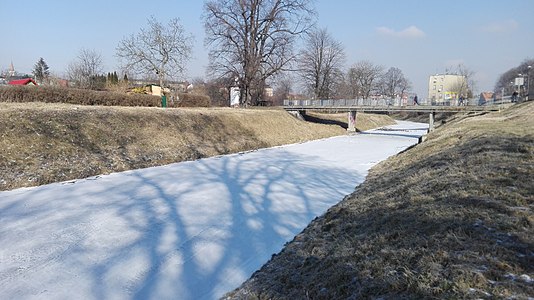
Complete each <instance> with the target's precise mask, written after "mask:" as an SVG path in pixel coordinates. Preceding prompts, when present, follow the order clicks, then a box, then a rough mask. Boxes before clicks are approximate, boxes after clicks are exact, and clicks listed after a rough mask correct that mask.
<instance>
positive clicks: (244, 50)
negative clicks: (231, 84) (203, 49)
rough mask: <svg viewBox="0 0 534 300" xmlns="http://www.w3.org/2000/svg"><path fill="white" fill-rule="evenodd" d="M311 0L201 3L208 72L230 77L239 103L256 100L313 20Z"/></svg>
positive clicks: (216, 0)
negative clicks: (236, 87) (207, 55)
mask: <svg viewBox="0 0 534 300" xmlns="http://www.w3.org/2000/svg"><path fill="white" fill-rule="evenodd" d="M311 4H312V1H310V0H209V1H206V2H205V3H204V24H205V30H206V41H205V42H206V44H207V45H208V46H209V47H210V48H211V51H210V65H209V70H210V73H211V75H214V76H220V77H233V78H236V79H237V83H238V85H239V86H240V93H241V100H240V101H241V104H245V105H248V104H252V105H255V104H258V103H259V101H260V100H261V97H262V96H263V89H264V86H265V81H266V80H267V79H268V78H270V77H271V76H273V75H275V74H277V73H279V72H281V71H283V70H284V68H286V67H287V66H288V65H289V64H290V62H291V61H292V60H294V57H295V55H294V53H293V46H294V44H295V42H296V40H297V38H298V36H299V34H301V33H305V32H306V31H308V30H309V29H310V28H311V26H312V25H313V24H312V17H313V16H314V10H313V8H312V7H311Z"/></svg>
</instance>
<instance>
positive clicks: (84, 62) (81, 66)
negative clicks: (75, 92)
mask: <svg viewBox="0 0 534 300" xmlns="http://www.w3.org/2000/svg"><path fill="white" fill-rule="evenodd" d="M102 70H103V62H102V55H101V54H100V53H98V52H96V51H95V50H89V49H85V48H82V49H81V50H80V53H79V54H78V56H77V57H76V59H75V60H74V61H72V62H71V63H69V65H68V66H67V75H68V77H69V80H71V81H74V82H75V83H76V84H77V85H78V86H79V87H80V88H85V89H95V88H96V87H97V86H98V82H97V81H98V80H97V77H98V76H99V75H100V74H101V73H102Z"/></svg>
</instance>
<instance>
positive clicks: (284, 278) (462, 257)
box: [229, 102, 534, 299]
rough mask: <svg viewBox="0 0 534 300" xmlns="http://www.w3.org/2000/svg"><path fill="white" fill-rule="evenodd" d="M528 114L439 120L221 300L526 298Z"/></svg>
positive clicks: (529, 285)
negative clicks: (419, 140)
mask: <svg viewBox="0 0 534 300" xmlns="http://www.w3.org/2000/svg"><path fill="white" fill-rule="evenodd" d="M533 115H534V103H532V102H530V103H524V104H520V105H515V106H513V107H512V108H510V109H508V110H506V111H503V112H500V113H491V114H487V115H483V116H476V117H469V116H468V117H466V116H458V117H457V118H455V119H454V120H452V121H448V122H447V123H446V124H445V125H444V126H442V127H440V128H438V129H437V130H436V131H434V132H432V133H431V134H430V135H429V139H428V140H427V142H425V143H422V144H419V145H418V146H416V147H414V148H412V149H410V150H408V151H405V152H403V153H401V154H399V155H397V156H395V157H393V158H392V159H389V160H387V161H385V162H383V163H381V164H379V165H378V166H376V167H375V168H374V169H372V171H371V173H370V175H369V177H368V178H367V180H366V182H365V183H364V184H362V185H361V186H359V187H358V188H357V190H356V191H355V192H354V193H353V194H352V195H350V196H347V197H346V198H345V199H344V200H343V201H342V202H340V204H338V205H336V206H334V207H333V208H331V209H330V210H329V211H328V212H327V213H326V214H325V215H324V216H322V217H320V218H318V219H316V220H315V221H314V222H312V223H311V224H310V226H308V228H306V229H305V230H304V231H303V232H302V233H301V234H299V235H298V236H297V237H295V239H294V240H293V241H292V242H291V243H289V244H288V245H287V246H286V247H285V248H284V249H283V251H282V252H281V253H280V254H278V255H276V256H274V257H273V258H272V260H271V261H270V262H269V263H267V264H266V265H265V266H264V267H263V268H262V269H261V270H260V271H258V272H256V273H255V274H254V275H253V277H252V278H251V279H249V280H248V281H247V282H245V283H244V284H243V285H242V286H241V288H240V289H238V290H236V291H234V292H232V293H231V294H230V295H229V296H231V298H235V299H532V298H531V297H533V296H534V282H533V281H532V280H533V278H534V213H533V209H534V180H533V178H534V119H533V118H532V116H533ZM529 297H530V298H529Z"/></svg>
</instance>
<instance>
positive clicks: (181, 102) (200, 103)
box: [167, 93, 211, 107]
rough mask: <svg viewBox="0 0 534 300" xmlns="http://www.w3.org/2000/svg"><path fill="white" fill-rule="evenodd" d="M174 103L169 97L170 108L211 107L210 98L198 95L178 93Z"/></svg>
mask: <svg viewBox="0 0 534 300" xmlns="http://www.w3.org/2000/svg"><path fill="white" fill-rule="evenodd" d="M175 95H176V96H175V98H174V100H173V101H171V99H169V97H167V105H168V106H169V107H209V106H211V101H210V97H208V96H205V95H198V94H186V93H176V94H175Z"/></svg>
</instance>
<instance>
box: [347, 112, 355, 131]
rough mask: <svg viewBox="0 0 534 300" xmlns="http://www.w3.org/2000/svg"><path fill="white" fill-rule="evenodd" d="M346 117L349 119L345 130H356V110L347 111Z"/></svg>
mask: <svg viewBox="0 0 534 300" xmlns="http://www.w3.org/2000/svg"><path fill="white" fill-rule="evenodd" d="M348 118H349V121H348V124H349V126H348V127H347V131H348V132H356V111H349V113H348Z"/></svg>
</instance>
